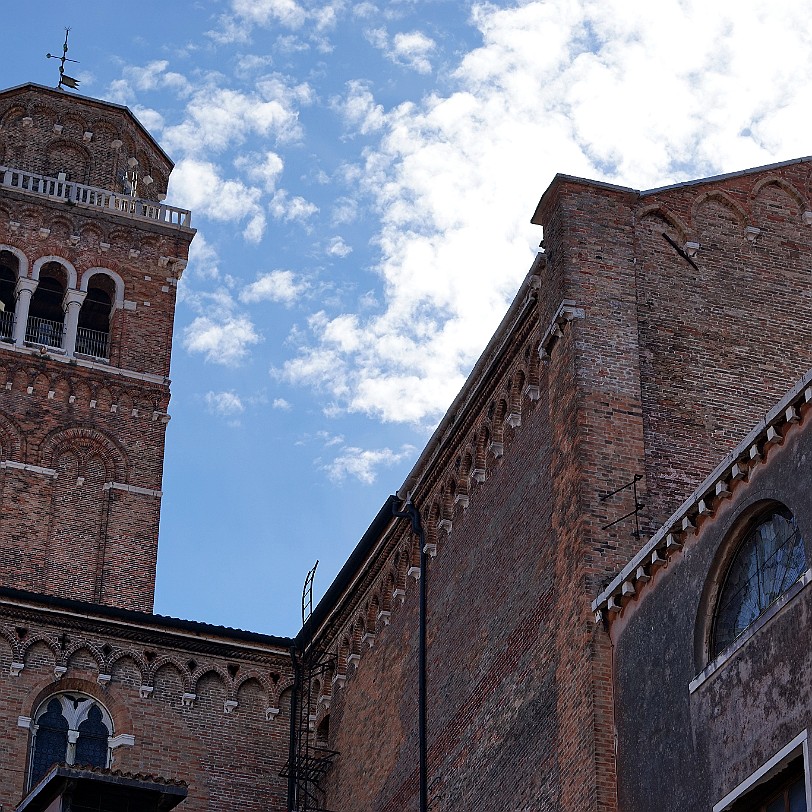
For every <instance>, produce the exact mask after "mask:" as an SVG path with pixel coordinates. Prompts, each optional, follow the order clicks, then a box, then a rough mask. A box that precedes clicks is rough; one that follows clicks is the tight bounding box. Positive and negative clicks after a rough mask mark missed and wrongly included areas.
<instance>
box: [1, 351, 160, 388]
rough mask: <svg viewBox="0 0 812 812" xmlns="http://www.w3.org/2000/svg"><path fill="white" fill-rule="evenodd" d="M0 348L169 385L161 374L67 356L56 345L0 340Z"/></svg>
mask: <svg viewBox="0 0 812 812" xmlns="http://www.w3.org/2000/svg"><path fill="white" fill-rule="evenodd" d="M0 348H2V349H4V350H6V351H7V352H19V353H22V354H23V355H35V356H37V357H38V358H39V357H41V356H43V355H45V356H47V357H48V358H49V359H50V360H52V361H61V362H62V363H64V364H68V363H69V364H73V365H75V366H77V367H84V368H85V369H97V370H102V371H103V372H104V373H105V374H107V375H119V376H121V377H122V378H132V379H133V380H136V381H146V382H147V383H157V384H160V385H161V386H169V384H170V380H169V378H165V377H164V376H163V375H155V374H153V373H151V372H135V371H133V370H130V369H122V368H121V367H111V366H109V365H108V364H101V363H99V362H97V361H85V360H84V359H82V358H68V357H67V356H66V355H64V354H63V353H64V351H63V350H59V348H58V347H47V348H46V347H37V348H32V347H25V346H19V345H17V344H11V343H9V342H7V341H0Z"/></svg>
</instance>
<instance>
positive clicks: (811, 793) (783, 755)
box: [713, 730, 812, 812]
mask: <svg viewBox="0 0 812 812" xmlns="http://www.w3.org/2000/svg"><path fill="white" fill-rule="evenodd" d="M797 750H801V752H802V753H803V759H804V776H805V778H806V805H807V807H809V805H810V803H809V802H810V800H812V790H811V789H810V780H811V779H812V776H810V774H809V773H810V770H809V730H803V731H801V732H800V733H799V734H798V735H797V736H796V737H795V738H794V739H793V740H792V741H791V742H789V744H787V745H785V746H784V747H782V748H781V749H780V750H779V751H778V752H777V753H776V754H775V755H774V756H773V757H772V758H771V759H770V760H769V761H767V762H765V763H764V764H762V765H761V767H759V768H758V769H757V770H756V771H755V772H754V773H753V774H752V775H750V776H749V777H748V778H745V779H744V781H742V782H741V784H739V785H738V786H737V787H736V788H735V789H733V790H732V791H730V792H729V793H728V794H727V795H725V797H724V798H722V800H721V801H718V802H717V803H715V804H714V805H713V812H725V810H726V809H729V808H730V807H731V806H732V805H733V802H734V801H736V800H737V799H738V798H740V797H741V796H742V795H744V793H745V792H747V791H749V790H750V789H752V788H753V787H755V786H757V785H758V784H760V783H762V782H763V781H765V780H767V779H769V778H771V777H772V776H773V775H775V774H776V773H777V772H778V768H780V767H783V766H784V764H785V763H786V762H787V761H789V759H790V757H791V756H794V755H795V751H797Z"/></svg>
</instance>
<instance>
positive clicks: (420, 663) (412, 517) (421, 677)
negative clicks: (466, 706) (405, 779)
mask: <svg viewBox="0 0 812 812" xmlns="http://www.w3.org/2000/svg"><path fill="white" fill-rule="evenodd" d="M395 504H396V502H395V501H394V499H393V501H392V515H393V516H395V517H396V518H398V519H409V521H411V523H412V532H413V533H414V534H415V535H416V536H417V537H418V540H419V542H420V619H419V629H420V630H419V642H418V658H417V672H418V674H417V708H418V710H417V712H418V717H417V738H418V743H419V750H420V773H419V784H420V812H428V808H429V804H428V778H427V771H426V762H427V756H426V749H427V748H426V563H427V560H428V554H427V553H426V536H425V533H424V532H423V523H422V522H421V521H420V511H419V510H418V509H417V507H416V506H415V505H414V504H413V503H412V498H411V494H410V495H409V496H408V498H407V499H406V504H405V505H404V506H403V510H402V511H398V510H395Z"/></svg>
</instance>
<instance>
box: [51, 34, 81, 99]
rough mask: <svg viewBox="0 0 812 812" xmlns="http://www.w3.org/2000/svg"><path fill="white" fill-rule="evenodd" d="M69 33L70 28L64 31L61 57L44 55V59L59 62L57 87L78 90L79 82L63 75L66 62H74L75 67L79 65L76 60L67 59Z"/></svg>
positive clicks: (65, 74)
mask: <svg viewBox="0 0 812 812" xmlns="http://www.w3.org/2000/svg"><path fill="white" fill-rule="evenodd" d="M69 33H70V28H66V29H65V44H64V45H63V46H62V56H57V55H56V54H45V58H46V59H58V60H59V82H58V83H57V87H69V88H71V89H72V90H78V89H79V80H78V79H74V78H73V77H72V76H68V74H67V73H65V63H66V62H75V63H76V64H77V65H78V64H79V60H78V59H68V34H69Z"/></svg>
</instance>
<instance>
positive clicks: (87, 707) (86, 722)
mask: <svg viewBox="0 0 812 812" xmlns="http://www.w3.org/2000/svg"><path fill="white" fill-rule="evenodd" d="M32 729H33V731H34V736H33V739H32V741H31V761H30V763H31V773H30V781H29V786H34V784H36V783H37V781H39V779H40V778H42V776H43V775H45V773H46V772H47V771H48V769H49V768H50V767H51V766H52V765H53V764H63V763H64V764H76V765H80V766H90V767H107V766H108V763H109V743H108V742H109V738H110V736H111V735H112V733H113V722H112V719H111V718H110V714H109V713H108V712H107V711H106V710H105V709H104V708H103V707H102V706H101V705H100V704H99V703H98V702H96V700H95V699H93V697H90V696H87V695H85V694H78V693H62V694H56V695H55V696H51V697H48V699H46V700H45V701H44V702H43V703H42V704H41V705H40V706H39V708H38V709H37V712H36V713H35V714H34V719H33V725H32Z"/></svg>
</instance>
